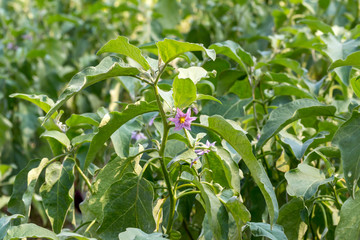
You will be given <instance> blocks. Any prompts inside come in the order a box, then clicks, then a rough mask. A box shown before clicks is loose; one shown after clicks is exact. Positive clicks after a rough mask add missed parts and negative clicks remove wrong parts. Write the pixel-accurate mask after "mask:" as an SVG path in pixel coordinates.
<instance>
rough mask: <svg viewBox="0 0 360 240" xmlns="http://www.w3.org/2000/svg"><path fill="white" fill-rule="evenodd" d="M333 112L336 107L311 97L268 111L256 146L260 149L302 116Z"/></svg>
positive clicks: (323, 114) (328, 114)
mask: <svg viewBox="0 0 360 240" xmlns="http://www.w3.org/2000/svg"><path fill="white" fill-rule="evenodd" d="M335 112H336V107H334V106H327V105H325V104H323V103H320V102H317V101H315V100H311V99H298V100H295V101H292V102H290V103H288V104H285V105H283V106H281V107H279V108H277V109H275V110H273V111H272V112H271V113H270V116H269V119H268V120H267V122H266V124H265V126H264V127H263V129H262V130H261V137H260V139H259V141H258V144H257V148H258V149H260V148H261V147H262V145H263V144H265V143H266V142H267V140H269V138H271V137H272V136H274V135H275V134H276V133H278V132H279V131H280V130H281V129H282V128H284V127H285V126H286V125H288V124H289V123H291V122H294V121H296V120H298V119H301V118H304V117H316V116H333V115H334V114H335Z"/></svg>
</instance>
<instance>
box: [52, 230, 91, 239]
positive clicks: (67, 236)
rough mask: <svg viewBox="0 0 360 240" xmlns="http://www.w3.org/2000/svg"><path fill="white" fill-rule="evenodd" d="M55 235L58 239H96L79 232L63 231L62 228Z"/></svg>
mask: <svg viewBox="0 0 360 240" xmlns="http://www.w3.org/2000/svg"><path fill="white" fill-rule="evenodd" d="M57 236H58V237H59V238H60V240H66V239H78V240H96V238H88V237H84V236H82V235H80V234H77V233H73V232H68V231H64V230H63V231H62V232H61V233H59V234H58V235H57Z"/></svg>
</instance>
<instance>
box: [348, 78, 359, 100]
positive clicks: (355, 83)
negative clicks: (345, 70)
mask: <svg viewBox="0 0 360 240" xmlns="http://www.w3.org/2000/svg"><path fill="white" fill-rule="evenodd" d="M350 84H351V87H352V89H353V90H354V93H355V94H356V96H357V97H358V98H360V78H359V77H353V78H352V79H351V80H350Z"/></svg>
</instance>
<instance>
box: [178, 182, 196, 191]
mask: <svg viewBox="0 0 360 240" xmlns="http://www.w3.org/2000/svg"><path fill="white" fill-rule="evenodd" d="M184 187H196V186H195V184H192V183H187V184H182V185H180V186H178V187H177V188H176V190H179V189H180V188H184Z"/></svg>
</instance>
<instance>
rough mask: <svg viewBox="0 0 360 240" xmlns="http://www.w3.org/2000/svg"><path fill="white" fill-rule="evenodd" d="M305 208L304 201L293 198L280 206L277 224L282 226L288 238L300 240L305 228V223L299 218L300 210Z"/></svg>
mask: <svg viewBox="0 0 360 240" xmlns="http://www.w3.org/2000/svg"><path fill="white" fill-rule="evenodd" d="M304 209H305V205H304V201H303V200H302V199H300V198H293V199H291V200H290V202H288V203H286V204H284V205H283V206H282V207H281V208H280V213H279V219H278V224H279V225H281V226H283V227H284V232H285V234H286V236H287V237H288V239H293V240H301V239H303V238H304V235H305V233H306V230H307V225H306V223H305V222H304V221H302V219H301V212H302V211H303V210H304Z"/></svg>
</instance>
